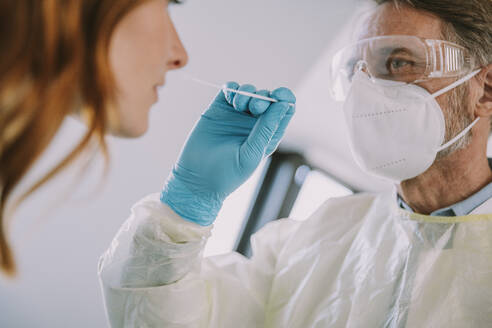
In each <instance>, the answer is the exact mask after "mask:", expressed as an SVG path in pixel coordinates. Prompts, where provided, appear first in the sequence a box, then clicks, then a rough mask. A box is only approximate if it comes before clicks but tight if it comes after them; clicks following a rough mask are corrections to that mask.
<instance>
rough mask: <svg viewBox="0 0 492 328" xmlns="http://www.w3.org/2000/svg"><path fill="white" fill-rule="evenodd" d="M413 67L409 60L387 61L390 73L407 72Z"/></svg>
mask: <svg viewBox="0 0 492 328" xmlns="http://www.w3.org/2000/svg"><path fill="white" fill-rule="evenodd" d="M413 66H414V63H413V62H412V61H409V60H405V59H401V58H391V59H389V60H388V63H387V68H388V70H389V71H390V72H395V73H398V72H403V71H409V70H411V69H412V67H413Z"/></svg>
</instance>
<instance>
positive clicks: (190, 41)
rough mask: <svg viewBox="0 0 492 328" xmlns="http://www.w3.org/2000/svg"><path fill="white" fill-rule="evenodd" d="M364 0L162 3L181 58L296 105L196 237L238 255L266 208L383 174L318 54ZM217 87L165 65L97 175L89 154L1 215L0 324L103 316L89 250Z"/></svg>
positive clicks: (344, 35) (363, 185) (277, 211)
mask: <svg viewBox="0 0 492 328" xmlns="http://www.w3.org/2000/svg"><path fill="white" fill-rule="evenodd" d="M364 6H365V3H364V2H363V1H362V0H344V1H334V0H333V1H332V0H302V1H296V0H248V1H244V0H207V1H201V0H190V1H188V2H187V3H186V4H185V5H184V6H173V7H171V15H172V17H173V19H174V21H175V23H176V26H177V29H178V32H179V33H180V36H181V38H182V40H183V42H184V44H185V46H186V48H187V50H188V52H189V55H190V63H189V66H188V67H187V68H186V72H187V73H188V74H191V75H193V76H195V77H197V78H200V79H204V80H208V81H211V82H214V83H217V84H221V83H223V82H226V81H229V80H235V81H237V82H239V83H252V84H255V85H256V86H257V87H258V88H262V89H264V88H266V89H274V88H276V87H279V86H287V87H290V88H292V89H294V90H295V92H296V94H297V97H298V106H297V114H296V117H295V118H294V120H293V122H292V124H291V126H290V128H289V130H288V133H287V136H286V139H285V141H284V143H283V144H282V146H281V148H280V149H279V151H278V152H277V153H276V154H275V155H274V156H273V157H272V158H271V159H269V160H268V161H265V163H264V164H263V165H262V166H261V167H260V168H259V169H258V170H257V172H256V173H255V175H254V176H253V177H252V178H251V179H250V180H249V181H248V182H247V183H246V184H245V185H244V186H242V187H241V188H240V189H239V190H238V191H237V192H235V193H234V194H233V195H232V196H231V197H230V198H229V199H228V200H227V202H226V204H225V205H224V208H223V210H222V211H221V213H220V216H219V218H218V220H217V221H216V224H215V228H214V231H213V236H212V237H211V239H210V240H209V243H208V245H207V248H206V252H205V253H206V255H207V256H211V255H215V254H221V253H225V252H230V251H232V250H238V251H240V252H241V253H243V254H245V255H249V236H250V235H251V233H254V232H255V231H256V230H258V229H259V228H260V227H261V226H263V225H264V224H265V223H266V222H267V221H269V220H273V219H277V218H280V217H286V216H290V217H292V218H295V219H298V220H304V219H306V218H307V217H308V216H309V215H310V214H311V213H312V212H313V211H314V210H315V209H316V208H317V207H318V206H319V205H320V204H321V203H323V202H324V201H325V200H326V199H328V198H330V197H339V196H345V195H349V194H351V193H354V192H360V191H375V190H382V189H385V188H391V186H390V185H388V184H386V183H385V182H384V181H381V180H376V179H373V178H371V177H368V176H366V175H364V174H363V173H362V172H361V171H360V170H359V169H358V168H357V166H356V165H355V163H354V162H353V160H352V158H351V154H350V151H349V149H348V145H347V141H346V140H347V139H346V131H345V129H344V126H345V125H344V122H343V115H342V111H341V105H340V104H338V103H335V102H333V101H332V100H331V99H330V97H329V93H328V75H327V65H328V61H327V58H328V57H329V56H330V54H331V53H332V52H333V51H334V50H335V49H337V48H338V47H339V46H341V45H342V44H344V43H346V42H347V40H348V38H349V36H350V30H351V27H352V26H353V22H354V17H357V13H358V12H359V11H360V10H363V7H364ZM215 93H216V90H213V89H210V88H208V87H204V86H201V85H196V84H193V83H192V82H190V81H187V80H185V79H183V78H182V76H181V75H180V74H179V73H172V74H170V75H169V77H168V81H167V85H166V87H165V88H164V89H163V90H162V92H161V94H160V101H159V102H158V103H157V104H156V105H155V106H154V108H153V109H152V114H151V124H150V125H151V128H150V131H149V132H148V133H147V134H146V135H145V136H144V137H142V138H140V139H138V140H118V139H113V138H109V140H108V142H109V148H110V156H111V162H110V166H109V171H108V174H107V175H104V174H103V168H104V163H103V160H102V158H100V156H98V157H97V158H96V159H95V160H93V161H92V162H90V164H89V165H87V166H86V167H85V173H84V174H81V171H82V169H84V167H83V166H82V165H79V167H75V168H72V169H69V170H68V171H66V172H64V173H63V174H62V175H60V176H59V177H58V178H57V179H55V180H53V181H52V182H50V183H49V184H48V185H47V186H45V187H44V188H42V189H41V190H40V191H38V192H37V193H36V194H35V195H34V196H33V197H31V198H30V199H29V200H28V201H27V202H25V203H24V204H23V205H22V207H21V208H20V209H19V210H18V211H17V212H16V214H15V217H14V220H13V221H12V223H11V229H12V241H13V244H14V250H15V253H16V256H17V260H18V264H19V272H20V274H19V276H18V277H17V279H15V280H7V279H5V278H4V277H3V276H0V327H2V328H4V327H5V328H7V327H8V328H17V327H38V328H44V327H49V328H57V327H71V328H78V327H80V328H82V327H84V328H86V327H105V326H106V318H105V313H104V309H103V303H102V297H101V292H100V290H99V282H98V278H97V261H98V258H99V256H100V255H101V254H102V253H103V252H104V251H105V249H106V248H107V247H108V246H109V244H110V242H111V240H112V238H113V236H114V235H115V233H116V231H117V230H118V229H119V227H120V226H121V224H123V222H124V221H125V220H126V218H127V217H128V215H129V210H130V208H131V206H132V205H133V204H134V203H135V202H136V201H138V200H139V199H140V198H142V197H144V196H145V195H147V194H149V193H153V192H159V191H160V190H161V187H162V185H163V183H164V181H165V178H166V177H167V175H168V172H169V171H170V170H171V168H172V165H173V164H174V162H175V160H176V158H177V156H178V154H179V151H180V148H181V146H182V144H183V143H184V141H185V139H186V137H187V135H188V133H189V131H190V129H191V128H192V127H193V124H194V123H195V121H196V120H197V118H198V117H199V115H200V114H201V112H202V111H203V110H204V109H205V108H206V106H207V104H208V103H209V102H210V101H211V99H212V98H213V97H214V95H215ZM83 131H84V127H83V126H82V125H81V124H80V123H78V122H76V121H73V120H68V121H67V122H66V123H65V125H64V127H63V129H62V131H61V132H60V133H59V135H58V136H57V138H56V140H55V142H54V143H53V144H52V146H51V148H50V149H49V150H48V152H47V153H46V154H45V156H44V157H43V158H42V159H41V160H40V162H39V163H38V164H37V165H36V167H35V169H34V170H33V171H32V172H31V173H30V175H29V176H28V177H27V178H26V179H25V181H24V182H23V185H24V186H28V185H30V184H32V182H34V181H35V180H36V178H37V177H39V176H40V175H41V174H42V173H43V172H46V171H47V170H48V168H50V167H51V166H52V165H53V164H55V163H56V162H57V161H58V160H59V159H61V157H62V156H63V155H64V154H66V152H67V151H68V150H70V149H71V147H73V145H74V144H75V142H76V141H77V140H78V138H79V137H80V136H81V135H82V133H83Z"/></svg>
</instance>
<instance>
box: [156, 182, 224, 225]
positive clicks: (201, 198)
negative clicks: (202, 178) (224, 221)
mask: <svg viewBox="0 0 492 328" xmlns="http://www.w3.org/2000/svg"><path fill="white" fill-rule="evenodd" d="M224 198H225V197H222V196H220V195H219V194H217V193H213V192H202V191H197V190H191V188H188V187H187V185H186V184H185V183H183V182H182V181H180V180H179V179H177V178H176V176H175V175H174V174H172V175H171V176H170V177H169V178H168V180H167V181H166V184H165V186H164V189H163V190H162V192H161V197H160V199H161V202H162V203H164V204H166V205H168V206H169V207H170V208H171V209H172V210H173V211H174V212H176V213H177V214H178V215H179V216H181V217H182V218H183V219H185V220H187V221H191V222H194V223H197V224H199V225H201V226H209V225H211V224H212V223H213V222H214V221H215V219H216V218H217V215H218V214H219V211H220V209H221V208H222V203H223V202H224Z"/></svg>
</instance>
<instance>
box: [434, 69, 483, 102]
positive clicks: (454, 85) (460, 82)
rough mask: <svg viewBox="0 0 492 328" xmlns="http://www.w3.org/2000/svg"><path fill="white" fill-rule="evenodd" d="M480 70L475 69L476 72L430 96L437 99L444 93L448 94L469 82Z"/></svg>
mask: <svg viewBox="0 0 492 328" xmlns="http://www.w3.org/2000/svg"><path fill="white" fill-rule="evenodd" d="M481 70H482V69H477V70H476V71H473V72H471V73H470V74H467V75H465V76H464V77H462V78H461V79H459V80H458V81H456V82H454V83H451V84H450V85H448V86H447V87H445V88H444V89H441V90H439V91H437V92H436V93H434V94H432V98H437V97H439V96H441V95H443V94H445V93H446V92H449V91H451V90H453V89H454V88H456V87H459V86H460V85H462V84H463V83H465V82H466V81H468V80H470V79H471V78H472V77H474V76H475V75H477V74H478V73H480V71H481Z"/></svg>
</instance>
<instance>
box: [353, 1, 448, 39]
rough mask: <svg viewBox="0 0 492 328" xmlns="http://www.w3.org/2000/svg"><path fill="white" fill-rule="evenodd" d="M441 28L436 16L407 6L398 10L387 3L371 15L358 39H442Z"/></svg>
mask: <svg viewBox="0 0 492 328" xmlns="http://www.w3.org/2000/svg"><path fill="white" fill-rule="evenodd" d="M441 27H442V23H441V20H440V19H439V18H438V17H436V16H433V15H431V14H429V13H426V12H423V11H418V10H415V9H413V8H410V7H407V6H400V7H399V8H396V7H395V6H394V5H393V4H391V3H385V4H383V5H380V6H378V7H377V8H376V9H375V11H374V12H373V13H371V14H370V15H369V17H368V18H367V19H366V21H365V22H364V24H363V25H362V30H361V32H360V33H359V37H358V38H359V40H360V39H366V38H371V37H375V36H382V35H413V36H418V37H421V38H425V39H440V38H441V30H442V28H441Z"/></svg>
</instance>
